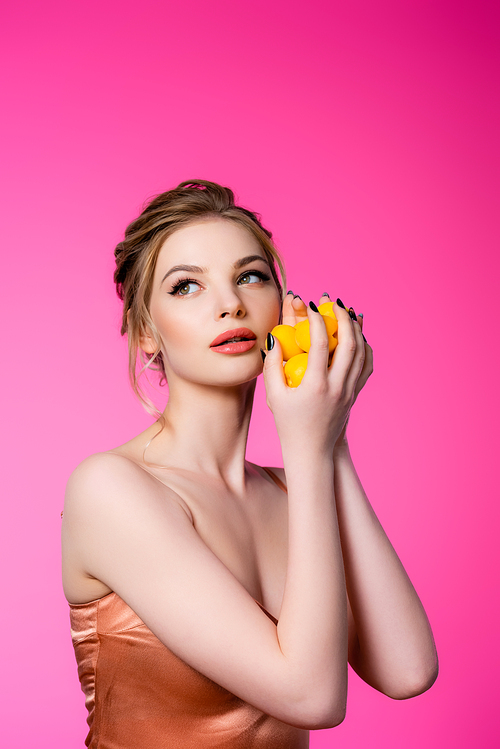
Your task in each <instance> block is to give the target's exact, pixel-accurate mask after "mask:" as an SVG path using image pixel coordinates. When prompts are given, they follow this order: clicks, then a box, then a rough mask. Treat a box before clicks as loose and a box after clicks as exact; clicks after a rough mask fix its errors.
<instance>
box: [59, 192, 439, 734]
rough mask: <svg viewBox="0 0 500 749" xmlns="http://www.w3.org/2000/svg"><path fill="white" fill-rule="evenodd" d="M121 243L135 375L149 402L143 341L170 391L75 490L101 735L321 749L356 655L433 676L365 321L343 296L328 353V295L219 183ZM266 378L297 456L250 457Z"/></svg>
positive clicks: (403, 683)
mask: <svg viewBox="0 0 500 749" xmlns="http://www.w3.org/2000/svg"><path fill="white" fill-rule="evenodd" d="M115 255H116V262H117V269H116V273H115V281H116V283H117V288H118V293H119V295H120V296H121V298H122V299H123V301H124V312H123V315H124V317H123V328H122V333H124V332H127V334H128V340H129V348H130V372H131V377H132V383H133V385H134V387H135V389H136V392H138V394H139V395H141V391H140V386H139V384H138V381H137V378H136V356H137V350H138V349H139V350H140V351H141V355H142V357H143V359H142V361H143V362H145V363H146V366H150V367H156V368H157V369H158V370H159V371H160V373H161V375H162V376H164V377H165V379H166V380H167V382H168V387H169V399H168V404H167V406H166V408H165V411H164V413H163V414H162V415H161V417H160V419H159V422H157V423H155V424H153V425H152V426H151V427H149V428H148V429H146V431H145V432H143V433H142V434H140V435H138V436H137V437H135V438H134V439H132V440H131V441H130V442H127V443H126V444H124V445H122V446H120V447H118V448H116V449H113V450H110V451H108V452H106V453H100V454H97V455H93V456H91V457H90V458H88V459H87V460H85V461H84V462H83V463H82V464H81V465H80V466H79V467H78V468H77V469H76V471H75V472H74V473H73V475H72V476H71V478H70V481H69V483H68V489H67V496H66V501H65V511H64V520H63V534H62V540H63V582H64V591H65V594H66V597H67V599H68V601H69V603H70V608H71V621H72V635H73V641H74V645H75V652H76V657H77V662H78V668H79V676H80V680H81V684H82V689H83V691H84V692H85V695H86V703H87V707H88V710H89V717H88V722H89V726H90V732H89V735H88V737H87V741H86V744H87V746H90V747H113V749H126V748H128V747H130V748H131V749H132V747H133V748H134V749H137V748H138V747H145V748H146V747H147V749H154V748H155V747H176V748H177V747H190V748H191V747H192V748H196V749H203V748H204V747H231V748H240V747H241V748H243V747H252V748H254V749H262V748H264V747H265V748H266V749H277V748H281V747H283V748H284V749H299V748H302V747H307V746H308V736H309V730H310V729H319V728H327V727H333V726H336V725H338V724H339V723H340V722H341V721H342V720H343V719H344V715H345V705H346V693H347V662H348V661H349V662H350V663H351V665H352V667H353V668H354V670H355V671H356V672H357V673H358V674H359V675H360V676H361V678H363V679H364V680H365V681H366V682H367V683H368V684H370V685H371V686H373V687H374V688H375V689H378V690H379V691H381V692H383V693H385V694H387V695H389V696H390V697H393V698H394V699H405V698H407V697H412V696H414V695H417V694H420V693H421V692H423V691H425V690H426V689H428V688H429V687H430V686H431V685H432V683H433V682H434V680H435V678H436V675H437V657H436V651H435V647H434V642H433V638H432V633H431V629H430V626H429V623H428V620H427V617H426V615H425V612H424V610H423V607H422V605H421V603H420V601H419V599H418V597H417V594H416V593H415V590H414V588H413V586H412V584H411V582H410V580H409V579H408V577H407V575H406V573H405V571H404V569H403V567H402V565H401V563H400V561H399V559H398V557H397V556H396V553H395V552H394V550H393V548H392V546H391V544H390V543H389V541H388V539H387V536H386V535H385V533H384V531H383V529H382V527H381V526H380V524H379V522H378V520H377V518H376V516H375V514H374V512H373V510H372V509H371V507H370V505H369V503H368V500H367V498H366V495H365V494H364V491H363V489H362V486H361V484H360V482H359V479H358V477H357V474H356V472H355V469H354V466H353V464H352V460H351V457H350V453H349V447H348V443H347V438H346V425H347V420H348V418H349V413H350V409H351V408H352V405H353V403H354V402H355V400H356V397H357V395H358V393H359V392H360V390H361V388H362V387H363V386H364V384H365V383H366V381H367V379H368V377H369V375H370V374H371V372H372V361H373V359H372V350H371V348H370V346H369V345H368V344H367V343H365V341H364V337H363V335H362V332H361V318H359V319H358V318H357V316H356V315H355V313H354V311H353V310H351V312H350V313H348V312H347V311H346V309H345V308H344V307H343V305H342V303H341V302H340V300H337V303H336V304H335V305H334V311H335V314H336V316H337V319H338V326H339V330H338V341H339V343H338V346H337V349H336V351H335V355H334V358H333V362H332V364H331V366H330V367H329V366H328V340H327V333H326V328H325V324H324V322H323V318H322V317H321V315H320V314H318V312H317V308H316V307H315V305H314V304H313V303H310V305H309V307H307V308H306V306H305V305H304V303H303V302H302V300H301V299H300V297H298V296H295V297H294V296H293V294H292V293H291V292H289V293H288V294H287V295H286V296H284V297H283V294H282V289H281V285H280V280H279V277H278V273H277V270H276V264H278V267H279V268H280V270H281V271H282V276H283V268H282V266H281V263H280V260H279V256H278V255H277V252H276V249H275V248H274V245H273V243H272V241H271V233H270V232H268V231H267V230H266V229H264V228H263V227H262V225H261V224H260V222H259V219H258V217H257V216H256V215H255V214H253V213H251V212H250V211H248V210H246V209H243V208H241V207H238V206H235V205H234V199H233V194H232V192H231V191H230V190H229V189H228V188H224V187H221V186H220V185H217V184H215V183H212V182H206V181H202V180H200V181H196V182H183V183H181V184H180V185H179V186H178V187H177V188H175V189H174V190H170V191H169V192H166V193H163V194H162V195H159V196H158V197H157V198H155V199H154V200H153V201H152V202H151V203H150V204H149V205H148V206H147V207H146V209H145V210H144V211H143V213H142V214H141V215H140V216H139V218H138V219H137V220H136V221H134V222H133V223H132V224H130V226H129V227H128V229H127V231H126V234H125V239H124V241H123V242H121V243H120V244H119V245H118V247H117V248H116V252H115ZM321 301H323V302H324V301H328V296H327V295H324V296H323V297H322V299H321ZM281 316H282V318H283V322H285V323H288V324H294V323H295V322H296V321H298V320H300V319H306V318H307V319H308V320H309V322H310V328H311V342H312V345H311V350H310V353H309V361H308V368H307V372H306V374H305V376H304V379H303V381H302V383H301V384H300V386H299V387H296V388H290V387H288V385H287V384H286V383H285V380H284V375H283V367H282V356H281V347H280V343H279V341H278V340H277V339H275V338H274V336H272V335H270V331H271V330H272V329H273V327H274V326H275V325H276V324H278V322H279V321H280V320H281ZM228 339H229V342H228ZM264 348H265V349H266V350H267V355H266V353H265V352H264V351H263V350H262V349H264ZM261 356H262V358H261ZM262 371H263V373H264V381H265V386H266V393H267V401H268V405H269V407H270V408H271V410H272V412H273V415H274V419H275V422H276V427H277V432H278V436H279V439H280V443H281V448H282V453H283V463H284V468H271V469H270V468H261V467H259V466H257V465H254V464H252V463H249V462H248V461H246V460H245V448H246V441H247V433H248V426H249V421H250V415H251V409H252V403H253V396H254V391H255V385H256V379H257V376H258V375H259V374H260V373H261V372H262Z"/></svg>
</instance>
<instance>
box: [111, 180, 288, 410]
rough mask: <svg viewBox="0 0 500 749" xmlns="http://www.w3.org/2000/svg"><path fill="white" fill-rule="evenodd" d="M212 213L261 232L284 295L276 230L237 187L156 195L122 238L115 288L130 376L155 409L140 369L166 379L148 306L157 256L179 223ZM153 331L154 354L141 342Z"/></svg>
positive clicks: (195, 183) (210, 185) (183, 188)
mask: <svg viewBox="0 0 500 749" xmlns="http://www.w3.org/2000/svg"><path fill="white" fill-rule="evenodd" d="M210 217H213V218H222V219H224V220H226V221H233V222H235V223H237V224H239V225H240V226H243V227H245V228H246V229H247V230H248V231H249V232H250V233H251V234H252V235H253V236H254V237H255V238H256V240H257V241H258V243H259V244H260V246H261V247H262V250H263V251H264V254H265V256H266V259H267V261H268V263H269V266H270V269H271V274H272V277H273V279H274V282H275V284H276V286H277V288H278V291H279V293H280V296H281V299H282V300H283V296H284V286H285V284H286V276H285V269H284V266H283V261H282V259H281V257H280V255H279V252H278V250H277V249H276V247H275V245H274V243H273V241H272V234H271V232H270V231H269V230H268V229H265V228H264V227H263V226H262V224H261V221H260V216H259V215H258V214H257V213H253V212H252V211H249V210H248V209H247V208H243V207H241V206H239V205H235V202H234V194H233V192H232V190H230V189H229V188H228V187H222V186H221V185H218V184H217V183H216V182H208V181H206V180H201V179H200V180H188V181H187V182H181V183H180V184H179V185H178V186H177V187H176V188H174V189H173V190H168V191H167V192H163V193H161V194H160V195H157V196H156V197H154V198H152V199H151V200H150V201H149V202H148V203H147V204H146V206H145V208H144V210H143V211H142V213H141V214H140V216H139V217H138V218H136V219H135V221H132V223H131V224H129V225H128V226H127V229H126V230H125V237H124V240H123V242H119V243H118V244H117V246H116V248H115V259H116V269H115V273H114V281H115V284H116V290H117V293H118V296H119V297H120V299H121V300H122V301H123V317H122V326H121V334H122V335H125V333H127V337H128V350H129V377H130V382H131V385H132V388H133V390H134V392H135V394H136V395H137V396H138V398H139V399H140V400H141V402H142V403H143V405H144V406H145V407H146V410H148V411H149V412H150V413H154V414H159V412H158V410H157V409H156V408H155V407H154V405H153V404H152V402H151V400H150V399H149V398H148V397H147V396H146V394H145V393H144V391H143V389H142V388H141V386H140V384H139V377H140V375H141V374H142V373H143V372H144V371H145V370H146V369H152V370H155V371H157V372H159V375H160V384H163V383H164V382H166V377H165V367H164V362H163V356H162V352H161V340H160V336H159V334H158V332H157V330H156V328H155V325H154V323H153V321H152V319H151V315H150V312H149V306H150V301H151V290H152V284H153V275H154V272H155V268H156V261H157V259H158V255H159V253H160V250H161V248H162V246H163V244H164V242H165V240H166V239H167V238H168V237H170V236H171V235H172V234H173V233H174V232H175V231H176V230H177V229H180V228H182V227H184V226H187V225H188V224H190V223H194V222H196V221H197V220H199V219H205V218H210ZM277 268H278V269H279V273H280V275H281V278H282V279H283V286H282V283H281V281H280V277H279V275H278V271H277ZM148 332H152V334H153V336H154V338H155V341H156V350H155V351H154V352H153V353H152V354H148V353H145V352H144V351H143V350H142V349H141V346H140V341H141V338H142V337H144V336H146V335H147V334H148ZM138 363H140V365H139V371H138Z"/></svg>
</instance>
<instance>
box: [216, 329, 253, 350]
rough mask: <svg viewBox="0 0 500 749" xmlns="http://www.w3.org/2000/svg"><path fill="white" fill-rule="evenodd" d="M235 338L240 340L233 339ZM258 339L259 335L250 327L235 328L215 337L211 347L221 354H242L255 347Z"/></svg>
mask: <svg viewBox="0 0 500 749" xmlns="http://www.w3.org/2000/svg"><path fill="white" fill-rule="evenodd" d="M235 338H238V339H240V340H237V341H235V340H233V339H235ZM256 340H257V336H256V335H255V333H254V332H253V331H252V330H250V329H249V328H233V330H226V331H224V333H221V334H220V335H218V336H217V338H214V340H213V341H212V343H211V344H210V348H211V349H213V350H214V351H217V352H218V353H220V354H240V353H243V352H244V351H249V350H250V349H251V348H253V347H254V346H255V343H256Z"/></svg>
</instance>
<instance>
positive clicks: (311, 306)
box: [309, 302, 318, 312]
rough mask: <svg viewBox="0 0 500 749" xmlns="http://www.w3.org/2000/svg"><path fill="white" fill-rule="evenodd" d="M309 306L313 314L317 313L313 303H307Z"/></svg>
mask: <svg viewBox="0 0 500 749" xmlns="http://www.w3.org/2000/svg"><path fill="white" fill-rule="evenodd" d="M309 306H310V308H311V309H312V311H313V312H318V308H317V307H316V305H315V304H314V302H309Z"/></svg>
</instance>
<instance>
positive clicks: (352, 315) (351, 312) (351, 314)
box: [349, 307, 356, 320]
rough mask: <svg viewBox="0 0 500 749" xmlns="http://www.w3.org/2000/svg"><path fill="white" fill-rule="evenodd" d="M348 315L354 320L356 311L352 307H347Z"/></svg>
mask: <svg viewBox="0 0 500 749" xmlns="http://www.w3.org/2000/svg"><path fill="white" fill-rule="evenodd" d="M349 317H350V318H351V320H356V313H355V312H354V309H353V308H352V307H349Z"/></svg>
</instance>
